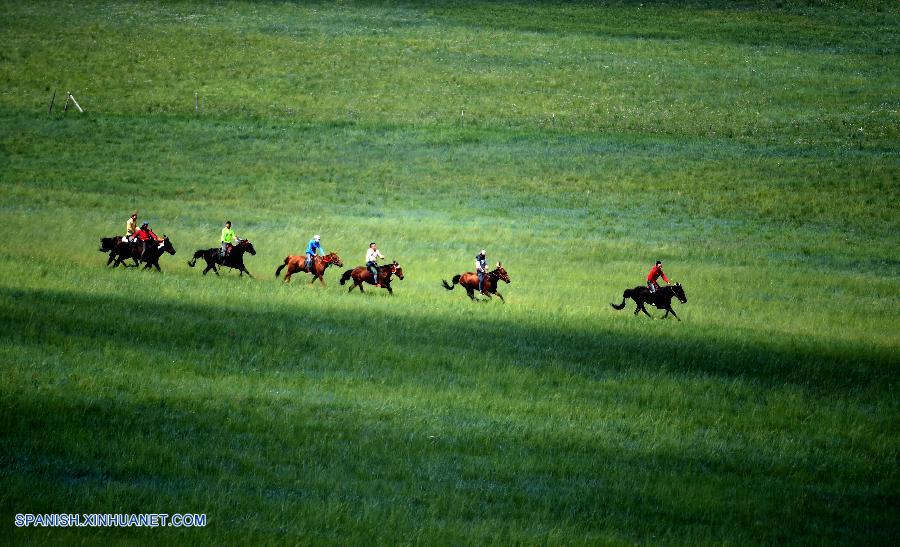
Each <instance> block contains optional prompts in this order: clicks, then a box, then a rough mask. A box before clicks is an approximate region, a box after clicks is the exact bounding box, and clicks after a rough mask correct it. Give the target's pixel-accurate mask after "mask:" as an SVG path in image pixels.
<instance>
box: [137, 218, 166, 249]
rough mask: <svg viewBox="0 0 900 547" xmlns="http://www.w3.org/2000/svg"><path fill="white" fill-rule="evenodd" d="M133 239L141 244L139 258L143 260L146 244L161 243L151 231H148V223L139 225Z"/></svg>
mask: <svg viewBox="0 0 900 547" xmlns="http://www.w3.org/2000/svg"><path fill="white" fill-rule="evenodd" d="M134 237H136V238H137V240H138V242H140V244H141V258H144V253H146V252H147V243H148V242H150V241H153V242H155V243H160V242H162V240H161V239H159V238H158V237H157V236H156V234H154V233H153V230H151V229H150V225H149V224H148V223H146V222H145V223H143V224H141V228H140V229H139V230H138V231H136V232H135V233H134Z"/></svg>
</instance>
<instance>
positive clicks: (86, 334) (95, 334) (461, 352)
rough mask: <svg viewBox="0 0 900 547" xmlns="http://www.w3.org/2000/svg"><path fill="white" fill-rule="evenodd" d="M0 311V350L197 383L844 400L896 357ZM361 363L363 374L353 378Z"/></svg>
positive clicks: (93, 303)
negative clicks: (492, 386)
mask: <svg viewBox="0 0 900 547" xmlns="http://www.w3.org/2000/svg"><path fill="white" fill-rule="evenodd" d="M223 290H224V289H223ZM321 297H322V298H331V297H332V296H331V295H321ZM0 305H2V308H3V317H2V318H0V325H2V330H0V340H2V341H3V343H4V344H7V345H12V346H15V345H23V346H31V347H36V348H46V349H48V350H52V349H53V348H54V347H56V346H66V347H70V348H72V347H74V348H78V347H81V348H86V349H93V348H98V347H106V348H107V349H108V350H109V351H110V352H112V353H115V350H116V348H119V347H120V348H122V349H130V350H137V351H139V352H140V353H141V354H142V355H145V356H146V361H147V362H148V363H151V364H152V363H154V362H159V363H165V362H166V359H169V360H172V359H179V358H180V357H181V356H182V354H184V355H189V356H190V359H192V360H194V361H195V364H196V365H198V367H199V368H200V370H209V371H211V372H214V373H215V374H221V373H229V372H241V371H246V370H247V369H248V368H252V369H254V370H260V371H265V370H294V369H296V367H297V364H298V363H301V362H303V363H305V364H306V366H309V367H311V369H310V370H309V372H316V371H317V370H318V371H328V372H330V373H345V374H348V375H350V376H357V375H359V374H364V376H365V377H366V378H369V379H371V378H373V377H378V376H382V375H383V376H385V377H386V378H389V379H391V380H392V381H402V382H416V381H419V382H423V383H425V384H429V383H432V382H434V381H435V378H434V377H432V376H433V374H434V372H435V367H430V366H429V365H439V368H441V371H442V373H443V372H446V370H447V369H448V368H449V370H450V371H451V372H454V373H459V374H461V375H465V374H467V373H469V372H471V371H472V369H473V367H484V366H497V367H498V368H499V367H508V366H510V365H513V366H515V367H524V368H526V369H528V370H530V371H532V372H534V373H536V374H548V375H556V374H560V373H565V374H571V375H574V376H579V377H584V378H588V379H602V378H604V377H605V376H607V375H609V374H619V373H628V372H644V373H651V374H664V375H675V376H682V375H687V376H694V375H697V376H709V377H712V378H725V379H731V378H739V379H743V380H746V381H749V382H752V383H755V384H756V385H759V386H762V387H783V386H785V385H793V386H797V387H801V388H803V389H804V390H806V391H807V392H808V393H809V394H810V395H813V396H822V397H830V396H833V395H846V394H847V393H848V392H850V391H853V392H860V391H862V392H871V393H875V394H878V393H881V394H883V393H889V392H891V391H892V390H893V389H894V388H896V387H897V378H898V375H897V372H898V368H900V358H898V356H897V355H895V354H893V353H892V352H890V351H888V349H887V348H872V347H869V346H865V345H863V344H853V343H848V342H843V341H835V342H833V343H830V344H827V345H826V344H823V343H822V341H821V340H808V341H805V340H800V339H796V338H794V337H792V336H789V335H786V336H785V337H783V338H781V339H766V340H761V339H756V340H740V339H739V337H740V336H742V333H741V332H735V333H722V334H717V335H716V338H712V337H711V336H710V334H709V333H702V332H700V333H697V332H694V331H689V327H688V325H687V324H686V323H680V324H672V325H671V327H672V328H669V329H666V330H662V329H659V328H651V325H654V324H658V323H651V322H650V320H648V319H645V318H643V317H637V318H635V317H631V314H630V313H629V312H627V311H623V312H622V314H621V317H619V318H617V319H616V321H620V323H617V325H625V324H626V323H628V322H635V321H640V322H642V323H641V324H642V326H646V329H644V328H642V329H640V330H637V331H634V330H633V329H632V330H630V331H628V330H625V329H623V330H622V331H613V330H599V329H598V330H590V329H586V328H582V327H578V328H567V326H566V325H560V324H556V323H553V322H552V321H544V322H541V323H540V324H535V323H534V322H533V323H530V324H519V323H516V322H514V321H512V320H498V319H496V318H494V319H491V321H490V323H489V324H486V323H481V322H477V321H471V320H468V318H467V320H464V321H460V320H458V318H452V317H451V318H437V317H432V316H428V315H422V314H419V315H407V314H405V313H404V312H403V311H399V310H398V311H397V312H385V311H384V310H382V309H379V311H377V312H376V311H373V312H371V314H367V313H366V312H365V310H358V309H355V310H354V311H353V312H351V313H342V312H341V311H340V310H327V311H323V310H322V309H315V310H304V309H302V308H300V309H299V310H298V308H297V303H296V302H293V303H291V302H286V304H285V308H284V310H278V311H254V310H249V309H246V308H238V307H234V305H233V304H232V305H229V304H227V301H223V304H222V305H221V306H218V305H216V306H211V305H202V304H196V303H188V302H179V301H171V300H149V299H146V298H142V297H141V296H140V295H133V296H132V295H118V294H109V295H102V296H100V295H92V294H71V293H65V292H56V291H28V290H15V289H3V290H0ZM626 309H627V308H626ZM757 336H758V335H757ZM376 357H377V358H376ZM379 358H380V360H379ZM404 361H405V362H406V365H404V364H403V362H404ZM409 361H412V362H409ZM363 362H367V364H366V365H364V366H365V367H366V370H360V367H361V363H363Z"/></svg>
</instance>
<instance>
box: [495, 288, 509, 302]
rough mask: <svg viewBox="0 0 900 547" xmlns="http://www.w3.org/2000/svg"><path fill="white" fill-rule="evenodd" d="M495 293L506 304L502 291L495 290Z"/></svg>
mask: <svg viewBox="0 0 900 547" xmlns="http://www.w3.org/2000/svg"><path fill="white" fill-rule="evenodd" d="M494 294H496V295H497V296H499V297H500V301H501V302H503V303H504V304H506V300H504V299H503V295H502V294H500V291H494Z"/></svg>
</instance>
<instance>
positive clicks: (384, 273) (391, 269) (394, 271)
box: [341, 260, 403, 296]
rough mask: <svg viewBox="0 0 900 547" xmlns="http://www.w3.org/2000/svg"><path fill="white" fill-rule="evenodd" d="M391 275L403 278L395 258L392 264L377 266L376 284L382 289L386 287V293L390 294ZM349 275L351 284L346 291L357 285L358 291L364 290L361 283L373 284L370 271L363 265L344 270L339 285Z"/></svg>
mask: <svg viewBox="0 0 900 547" xmlns="http://www.w3.org/2000/svg"><path fill="white" fill-rule="evenodd" d="M392 275H396V276H397V277H399V278H400V279H403V268H401V267H400V265H399V264H397V261H396V260H395V261H394V262H393V263H392V264H386V265H384V266H378V284H379V286H381V288H382V289H387V292H388V294H390V295H391V296H393V295H394V290H393V289H391V276H392ZM351 277H352V278H353V285H350V288H349V289H347V292H350V291H352V290H353V288H354V287H359V292H365V291H364V290H363V283H370V284H372V285H374V284H375V280H374V279H372V272H370V271H369V269H368V268H366V267H365V266H357V267H356V268H353V269H352V270H347V271H346V272H344V275H342V276H341V285H343V284H344V283H346V282H347V280H348V279H350V278H351Z"/></svg>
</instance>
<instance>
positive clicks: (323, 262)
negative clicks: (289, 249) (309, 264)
mask: <svg viewBox="0 0 900 547" xmlns="http://www.w3.org/2000/svg"><path fill="white" fill-rule="evenodd" d="M332 264H334V265H335V266H339V267H340V266H343V265H344V263H343V262H342V261H341V257H339V256H338V254H337V253H328V254H327V255H325V256H316V257H315V258H314V259H313V271H311V272H310V271H309V270H307V269H306V255H302V256H300V255H290V256H286V257H284V264H282V265H281V266H278V269H277V270H275V279H278V276H279V274H281V270H283V269H284V267H285V266H287V273H286V274H284V280H285V281H286V282H287V283H290V282H291V276H292V275H294V274H295V273H297V272H306V273H311V274H312V276H313V278H312V281H310V282H309V283H310V284H313V283H315V282H316V279H318V280H319V281H321V282H322V286H323V287H324V286H325V279H324V278H323V277H322V276H323V275H324V274H325V270H326V269H327V268H328V266H331V265H332Z"/></svg>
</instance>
